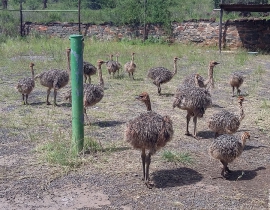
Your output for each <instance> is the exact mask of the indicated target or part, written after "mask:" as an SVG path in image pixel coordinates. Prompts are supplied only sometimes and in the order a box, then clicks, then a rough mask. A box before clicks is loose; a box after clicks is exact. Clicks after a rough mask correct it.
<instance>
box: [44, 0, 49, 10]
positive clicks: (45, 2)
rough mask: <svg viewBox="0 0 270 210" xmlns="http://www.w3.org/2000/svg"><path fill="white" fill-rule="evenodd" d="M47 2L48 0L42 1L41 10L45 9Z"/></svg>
mask: <svg viewBox="0 0 270 210" xmlns="http://www.w3.org/2000/svg"><path fill="white" fill-rule="evenodd" d="M47 2H48V0H43V9H46V8H47Z"/></svg>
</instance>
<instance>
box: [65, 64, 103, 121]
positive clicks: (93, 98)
mask: <svg viewBox="0 0 270 210" xmlns="http://www.w3.org/2000/svg"><path fill="white" fill-rule="evenodd" d="M104 63H105V62H104V61H103V60H98V61H97V71H98V76H99V84H88V83H84V84H83V110H84V116H85V118H86V123H85V124H86V125H90V124H91V123H90V120H89V118H88V115H87V113H86V108H87V107H90V106H94V105H95V104H97V103H98V102H100V101H101V100H102V98H103V96H104V81H103V78H102V70H101V65H102V64H104ZM65 99H66V100H69V101H70V102H71V100H72V97H71V89H69V90H68V91H67V93H66V95H65Z"/></svg>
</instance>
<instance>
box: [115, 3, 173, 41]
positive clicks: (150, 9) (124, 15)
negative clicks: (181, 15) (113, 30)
mask: <svg viewBox="0 0 270 210" xmlns="http://www.w3.org/2000/svg"><path fill="white" fill-rule="evenodd" d="M173 3H174V0H117V1H116V10H115V17H116V21H118V24H134V25H142V24H143V25H144V27H145V30H144V31H145V33H144V39H147V38H148V27H149V25H150V24H160V25H162V26H164V27H166V28H167V29H170V17H171V14H170V11H169V7H170V6H172V5H173Z"/></svg>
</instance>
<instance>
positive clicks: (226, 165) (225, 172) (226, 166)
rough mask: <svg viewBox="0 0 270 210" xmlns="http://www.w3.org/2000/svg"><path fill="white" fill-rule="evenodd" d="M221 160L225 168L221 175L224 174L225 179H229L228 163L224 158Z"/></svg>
mask: <svg viewBox="0 0 270 210" xmlns="http://www.w3.org/2000/svg"><path fill="white" fill-rule="evenodd" d="M220 162H221V163H222V165H223V169H222V171H221V176H223V177H224V178H225V179H228V178H229V177H228V172H229V171H228V163H226V162H224V161H223V160H220Z"/></svg>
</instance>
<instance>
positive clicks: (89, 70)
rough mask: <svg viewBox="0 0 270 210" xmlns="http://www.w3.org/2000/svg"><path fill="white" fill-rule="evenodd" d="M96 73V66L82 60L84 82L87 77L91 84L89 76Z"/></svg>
mask: <svg viewBox="0 0 270 210" xmlns="http://www.w3.org/2000/svg"><path fill="white" fill-rule="evenodd" d="M96 73H97V68H96V67H95V66H94V65H93V64H91V63H89V62H86V61H84V62H83V76H84V82H85V83H86V81H87V77H88V82H89V84H91V76H92V75H95V74H96Z"/></svg>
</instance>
